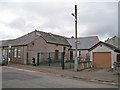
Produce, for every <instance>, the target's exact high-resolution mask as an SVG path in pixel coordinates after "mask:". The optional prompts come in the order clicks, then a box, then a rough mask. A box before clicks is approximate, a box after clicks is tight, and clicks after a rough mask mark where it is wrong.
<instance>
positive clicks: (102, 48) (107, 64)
mask: <svg viewBox="0 0 120 90" xmlns="http://www.w3.org/2000/svg"><path fill="white" fill-rule="evenodd" d="M89 51H90V61H92V66H93V67H96V68H113V64H114V62H118V61H119V59H118V57H119V55H120V49H118V48H116V47H115V46H113V45H110V44H108V43H104V42H101V41H100V42H98V43H97V44H96V45H94V46H93V47H91V48H90V50H89Z"/></svg>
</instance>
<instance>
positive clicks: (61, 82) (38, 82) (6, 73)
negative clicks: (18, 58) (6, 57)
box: [2, 67, 118, 88]
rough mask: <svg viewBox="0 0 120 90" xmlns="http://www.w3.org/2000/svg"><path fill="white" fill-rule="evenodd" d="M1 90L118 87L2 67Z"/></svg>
mask: <svg viewBox="0 0 120 90" xmlns="http://www.w3.org/2000/svg"><path fill="white" fill-rule="evenodd" d="M2 88H118V86H114V85H106V84H102V83H95V82H90V81H84V80H76V79H70V78H65V77H59V76H55V75H51V74H48V73H43V72H35V71H29V70H26V71H22V70H19V69H18V70H16V69H13V68H7V67H3V68H2Z"/></svg>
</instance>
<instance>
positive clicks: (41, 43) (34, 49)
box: [27, 37, 70, 63]
mask: <svg viewBox="0 0 120 90" xmlns="http://www.w3.org/2000/svg"><path fill="white" fill-rule="evenodd" d="M33 43H34V44H33ZM33 43H31V44H29V45H28V47H27V51H28V63H31V60H32V58H35V60H37V53H40V52H55V50H58V51H59V52H63V50H64V48H65V59H67V58H68V55H69V52H68V49H69V48H70V47H69V46H65V45H56V44H50V43H46V41H45V40H44V39H43V38H42V37H39V38H37V39H36V40H35V41H34V42H33Z"/></svg>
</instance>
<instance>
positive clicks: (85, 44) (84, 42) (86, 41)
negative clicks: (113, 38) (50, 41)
mask: <svg viewBox="0 0 120 90" xmlns="http://www.w3.org/2000/svg"><path fill="white" fill-rule="evenodd" d="M67 40H68V42H69V43H70V45H71V46H72V49H75V38H70V39H67ZM98 42H99V39H98V37H97V36H89V37H79V38H78V49H80V50H83V49H89V48H91V47H92V46H93V45H95V44H96V43H98Z"/></svg>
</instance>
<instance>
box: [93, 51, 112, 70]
mask: <svg viewBox="0 0 120 90" xmlns="http://www.w3.org/2000/svg"><path fill="white" fill-rule="evenodd" d="M93 65H94V67H97V68H111V53H110V52H94V53H93Z"/></svg>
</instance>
